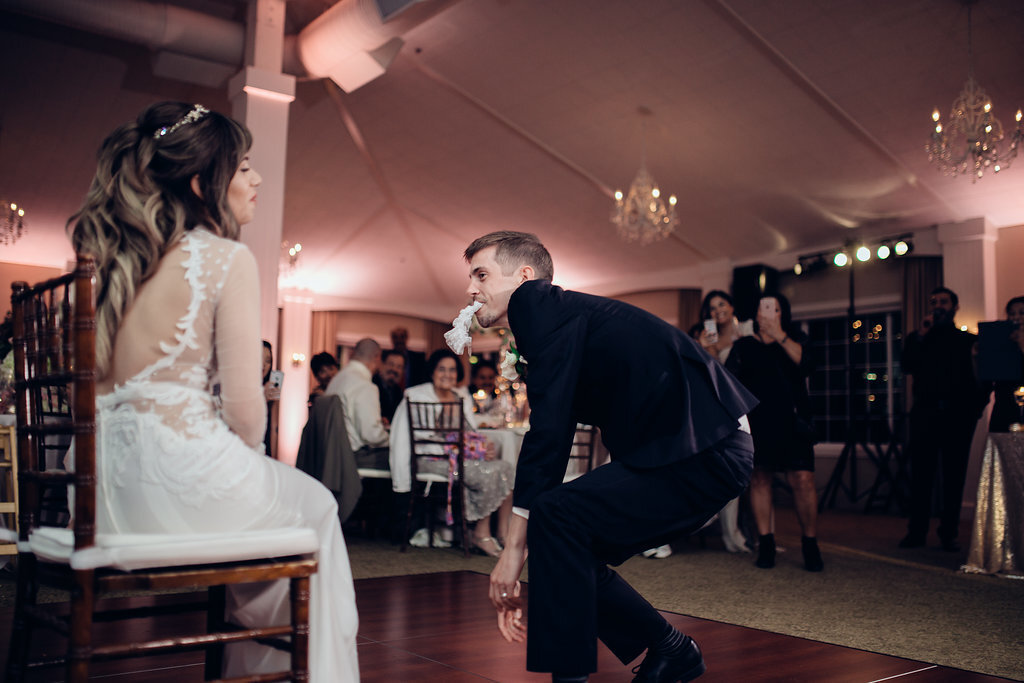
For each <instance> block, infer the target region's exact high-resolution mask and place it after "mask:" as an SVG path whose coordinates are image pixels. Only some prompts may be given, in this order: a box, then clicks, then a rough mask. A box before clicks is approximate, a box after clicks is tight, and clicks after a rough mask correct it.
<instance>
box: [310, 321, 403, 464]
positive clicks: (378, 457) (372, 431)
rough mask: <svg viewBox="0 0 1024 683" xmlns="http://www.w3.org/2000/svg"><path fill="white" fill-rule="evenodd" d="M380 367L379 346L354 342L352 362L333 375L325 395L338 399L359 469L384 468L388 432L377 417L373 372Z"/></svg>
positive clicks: (377, 399)
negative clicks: (331, 395)
mask: <svg viewBox="0 0 1024 683" xmlns="http://www.w3.org/2000/svg"><path fill="white" fill-rule="evenodd" d="M379 367H380V344H378V343H377V342H375V341H373V340H372V339H369V338H366V339H360V340H359V341H358V342H356V348H355V351H354V352H353V354H352V359H351V360H350V361H349V362H348V365H346V366H345V369H344V370H342V371H341V372H339V373H338V374H337V375H335V376H334V379H332V380H331V382H330V384H328V385H327V389H326V391H325V393H327V394H335V395H337V396H338V397H340V398H341V409H342V410H343V411H344V412H345V429H347V430H348V440H349V443H350V444H351V445H352V451H353V452H354V453H355V454H356V463H357V464H358V466H359V467H367V468H373V469H379V470H386V469H387V468H388V448H387V446H388V430H387V429H386V428H385V427H384V422H383V421H382V420H381V417H380V394H379V393H378V391H377V385H375V384H374V383H373V373H375V372H376V371H377V369H378V368H379Z"/></svg>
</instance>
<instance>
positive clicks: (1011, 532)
mask: <svg viewBox="0 0 1024 683" xmlns="http://www.w3.org/2000/svg"><path fill="white" fill-rule="evenodd" d="M961 569H962V570H963V571H965V572H970V573H975V574H996V575H998V576H1006V577H1013V578H1024V433H1021V432H1016V433H1014V432H1010V433H1005V434H989V436H988V440H987V441H986V443H985V456H984V459H983V460H982V465H981V477H980V479H979V481H978V497H977V507H976V509H975V514H974V527H973V529H972V532H971V546H970V550H969V552H968V554H967V563H966V564H965V565H963V566H962V567H961Z"/></svg>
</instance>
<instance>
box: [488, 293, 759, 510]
mask: <svg viewBox="0 0 1024 683" xmlns="http://www.w3.org/2000/svg"><path fill="white" fill-rule="evenodd" d="M508 320H509V325H510V327H511V328H512V334H513V335H514V336H515V340H516V347H517V348H518V350H519V352H520V354H521V355H522V357H523V358H525V359H526V361H527V365H526V388H527V396H528V398H529V401H530V431H529V432H528V433H527V434H526V438H525V439H524V441H523V447H522V450H521V451H520V454H519V462H518V465H517V469H516V484H515V493H514V496H513V500H514V504H515V505H516V506H517V507H521V508H526V509H529V507H530V503H531V501H532V500H533V499H534V498H535V497H536V496H537V495H538V494H539V493H541V492H543V491H546V490H548V489H551V488H554V487H555V486H557V485H558V484H560V483H561V482H562V476H563V474H564V473H565V467H566V464H567V462H568V457H569V452H570V449H571V447H572V440H573V434H574V432H575V428H576V423H577V422H582V423H585V424H592V425H596V426H598V427H600V429H601V439H602V441H603V442H604V444H605V445H606V446H607V447H608V450H609V452H610V454H611V457H612V459H613V460H619V461H622V462H624V463H626V464H628V465H631V466H634V467H638V468H651V467H660V466H662V465H667V464H670V463H672V462H676V461H679V460H684V459H686V458H689V457H691V456H693V455H695V454H697V453H699V452H701V451H703V450H705V449H706V448H708V447H709V446H711V445H713V444H715V443H716V442H718V441H720V440H721V439H723V438H724V437H725V436H727V435H728V434H730V433H731V432H733V431H735V430H736V429H737V427H738V419H739V418H740V416H742V415H745V414H746V413H748V412H750V410H751V409H752V408H753V407H754V406H755V405H757V399H755V398H754V397H753V396H752V395H751V394H750V393H749V392H748V391H747V390H746V389H744V388H743V386H742V385H741V384H740V383H739V381H737V380H736V378H735V377H733V376H732V375H731V374H729V372H728V371H726V370H725V368H723V367H722V365H721V364H720V363H719V362H718V361H716V360H715V359H713V358H712V357H711V356H710V355H708V354H707V353H705V352H704V350H703V349H702V348H700V346H699V345H698V344H697V343H696V342H694V341H693V340H692V339H691V338H690V337H689V336H687V335H685V334H683V333H682V332H681V331H679V330H677V329H676V328H674V327H672V326H671V325H669V324H668V323H666V322H665V321H663V320H661V319H660V318H657V317H655V316H653V315H651V314H650V313H647V312H645V311H643V310H641V309H639V308H636V307H635V306H630V305H629V304H624V303H622V302H619V301H613V300H611V299H604V298H601V297H597V296H591V295H588V294H581V293H579V292H572V291H566V290H563V289H562V288H560V287H556V286H554V285H552V284H551V283H550V282H549V281H546V280H532V281H528V282H525V283H523V284H522V285H521V286H520V287H519V288H518V289H517V290H516V291H515V292H513V294H512V297H511V299H510V300H509V306H508Z"/></svg>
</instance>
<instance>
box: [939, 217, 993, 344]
mask: <svg viewBox="0 0 1024 683" xmlns="http://www.w3.org/2000/svg"><path fill="white" fill-rule="evenodd" d="M938 238H939V244H941V245H942V281H943V283H944V285H945V286H946V287H949V288H950V289H952V290H953V291H954V292H956V293H957V296H958V297H959V299H960V310H959V311H957V314H956V322H957V325H961V326H962V325H966V326H967V329H968V330H969V331H971V332H977V330H978V322H979V321H981V320H996V319H997V318H998V317H999V302H998V301H996V241H997V240H998V239H999V231H998V230H996V229H995V227H993V226H992V224H991V223H989V221H988V219H986V218H972V219H970V220H966V221H962V222H960V223H946V224H943V225H940V226H939V227H938Z"/></svg>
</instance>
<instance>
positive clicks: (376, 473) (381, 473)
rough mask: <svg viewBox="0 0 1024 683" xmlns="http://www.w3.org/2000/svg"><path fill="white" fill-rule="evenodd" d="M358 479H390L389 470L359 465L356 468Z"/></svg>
mask: <svg viewBox="0 0 1024 683" xmlns="http://www.w3.org/2000/svg"><path fill="white" fill-rule="evenodd" d="M356 471H357V472H359V478H360V479H390V478H391V471H390V470H375V469H371V468H369V467H360V468H359V469H358V470H356Z"/></svg>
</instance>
